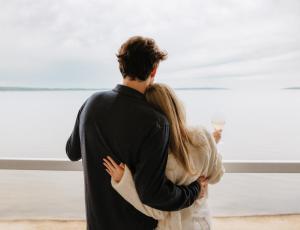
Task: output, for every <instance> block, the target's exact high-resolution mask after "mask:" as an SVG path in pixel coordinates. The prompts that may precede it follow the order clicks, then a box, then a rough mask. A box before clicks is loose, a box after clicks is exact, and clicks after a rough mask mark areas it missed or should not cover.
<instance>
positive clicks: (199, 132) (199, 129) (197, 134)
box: [188, 125, 210, 143]
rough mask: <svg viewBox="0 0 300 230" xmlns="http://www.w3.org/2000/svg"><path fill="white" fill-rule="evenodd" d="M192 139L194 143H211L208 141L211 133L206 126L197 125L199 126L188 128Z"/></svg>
mask: <svg viewBox="0 0 300 230" xmlns="http://www.w3.org/2000/svg"><path fill="white" fill-rule="evenodd" d="M188 130H189V134H190V138H191V140H192V142H194V143H199V142H203V143H205V142H207V141H209V140H208V139H209V138H210V133H209V131H208V130H207V128H206V127H205V126H201V125H197V126H190V127H189V128H188Z"/></svg>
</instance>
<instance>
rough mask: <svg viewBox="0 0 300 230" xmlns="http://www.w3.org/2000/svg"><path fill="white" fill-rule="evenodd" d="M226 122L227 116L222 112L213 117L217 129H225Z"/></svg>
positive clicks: (212, 120)
mask: <svg viewBox="0 0 300 230" xmlns="http://www.w3.org/2000/svg"><path fill="white" fill-rule="evenodd" d="M225 123H226V122H225V118H224V115H222V114H215V115H213V117H212V118H211V124H212V126H213V127H214V129H215V130H216V131H220V130H223V128H224V125H225ZM219 144H223V141H220V142H219Z"/></svg>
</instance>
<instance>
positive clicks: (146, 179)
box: [134, 122, 201, 211]
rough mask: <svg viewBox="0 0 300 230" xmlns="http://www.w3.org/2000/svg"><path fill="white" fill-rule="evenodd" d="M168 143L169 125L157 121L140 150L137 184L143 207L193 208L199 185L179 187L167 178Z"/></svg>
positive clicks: (136, 176) (169, 209)
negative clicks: (191, 206) (144, 205)
mask: <svg viewBox="0 0 300 230" xmlns="http://www.w3.org/2000/svg"><path fill="white" fill-rule="evenodd" d="M168 142H169V125H168V123H167V122H156V123H155V124H154V125H153V127H152V129H151V131H150V133H149V135H148V136H147V138H146V140H145V142H144V143H143V145H142V148H141V150H140V159H139V162H138V164H137V165H136V167H135V172H134V181H135V186H136V189H137V192H138V195H139V197H140V199H141V201H142V202H143V203H144V204H146V205H148V206H150V207H153V208H156V209H159V210H163V211H176V210H179V209H183V208H186V207H188V206H190V205H191V204H192V203H193V202H194V201H195V200H196V199H197V198H198V195H199V193H200V189H201V188H200V185H199V183H198V182H193V183H192V184H190V185H189V186H178V185H175V184H173V183H172V182H171V181H170V180H168V179H167V178H166V176H165V169H166V163H167V159H168Z"/></svg>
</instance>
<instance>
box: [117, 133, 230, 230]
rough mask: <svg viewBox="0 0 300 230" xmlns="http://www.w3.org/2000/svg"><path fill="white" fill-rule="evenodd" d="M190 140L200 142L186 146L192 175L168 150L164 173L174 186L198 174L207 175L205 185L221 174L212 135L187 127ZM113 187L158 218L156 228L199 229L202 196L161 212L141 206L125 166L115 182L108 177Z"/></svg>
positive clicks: (147, 213)
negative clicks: (189, 202)
mask: <svg viewBox="0 0 300 230" xmlns="http://www.w3.org/2000/svg"><path fill="white" fill-rule="evenodd" d="M190 132H191V133H192V137H193V140H194V141H196V142H198V143H200V146H198V147H195V146H192V145H191V146H189V156H190V160H191V164H192V165H193V168H194V169H195V170H196V174H195V175H191V174H189V173H188V172H186V170H185V169H184V168H183V166H182V164H181V163H180V162H178V161H177V160H176V159H175V157H174V155H173V154H172V153H169V156H168V162H167V166H166V176H167V177H168V179H170V180H171V181H172V182H173V183H175V184H177V185H189V184H190V183H192V182H193V181H195V180H197V179H198V178H199V176H205V177H208V178H209V180H208V182H209V184H215V183H217V182H218V181H219V180H220V179H221V177H222V176H223V174H224V172H225V169H224V167H223V165H222V159H221V155H219V154H218V152H217V148H216V143H215V140H214V138H213V137H212V135H211V134H210V133H209V132H208V131H207V130H206V129H205V128H203V127H198V128H191V129H190ZM112 186H113V188H114V189H115V190H116V191H117V192H118V193H119V194H120V195H121V196H122V197H123V198H124V199H126V200H127V201H128V202H129V203H131V204H132V205H133V206H134V207H135V208H136V209H137V210H139V211H140V212H142V213H144V214H145V215H147V216H150V217H152V218H154V219H157V220H158V227H157V229H159V230H196V229H197V230H199V229H201V228H200V227H199V226H198V227H197V223H198V222H199V224H200V219H201V218H203V217H205V216H206V215H208V214H207V212H206V211H205V210H203V211H201V209H205V208H206V207H204V206H205V205H206V198H207V197H204V198H202V199H198V200H196V201H195V202H194V204H193V205H191V206H190V207H188V208H185V209H182V210H179V211H174V212H165V211H161V210H157V209H154V208H151V207H149V206H147V205H144V204H143V203H142V202H141V201H140V199H139V196H138V194H137V191H136V188H135V185H134V180H133V176H132V174H131V171H130V169H129V168H128V167H127V166H125V172H124V175H123V177H122V179H121V181H120V182H119V183H116V182H114V181H113V180H112Z"/></svg>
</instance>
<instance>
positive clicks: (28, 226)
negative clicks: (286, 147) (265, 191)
mask: <svg viewBox="0 0 300 230" xmlns="http://www.w3.org/2000/svg"><path fill="white" fill-rule="evenodd" d="M85 227H86V223H85V221H84V220H0V229H5V230H85ZM213 229H214V230H241V229H242V230H253V229H259V230H285V229H288V230H299V229H300V215H276V216H250V217H218V218H214V219H213Z"/></svg>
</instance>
